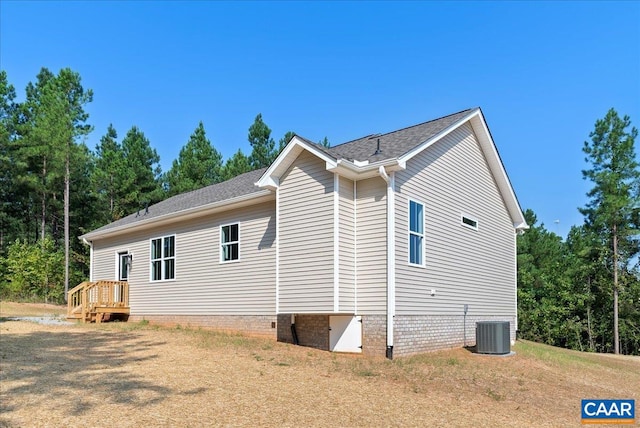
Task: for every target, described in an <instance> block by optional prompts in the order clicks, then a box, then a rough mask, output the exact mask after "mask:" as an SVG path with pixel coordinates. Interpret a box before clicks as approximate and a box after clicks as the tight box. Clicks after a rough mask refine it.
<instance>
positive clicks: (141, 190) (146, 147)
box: [122, 126, 163, 214]
mask: <svg viewBox="0 0 640 428" xmlns="http://www.w3.org/2000/svg"><path fill="white" fill-rule="evenodd" d="M122 152H123V154H124V158H125V168H124V183H123V193H122V194H123V200H122V209H123V211H124V212H125V214H130V213H133V212H135V211H136V210H139V209H140V208H143V207H145V206H147V205H151V204H153V203H155V202H157V201H160V200H161V199H162V197H163V191H162V188H161V186H160V173H161V170H160V164H159V163H160V156H158V153H157V152H156V150H155V149H154V148H152V147H151V144H150V142H149V140H148V139H147V138H146V137H145V136H144V133H143V132H142V131H140V130H139V129H138V127H136V126H133V127H132V128H131V129H130V130H129V132H127V135H126V136H125V137H124V139H123V140H122Z"/></svg>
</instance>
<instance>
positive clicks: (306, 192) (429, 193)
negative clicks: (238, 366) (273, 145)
mask: <svg viewBox="0 0 640 428" xmlns="http://www.w3.org/2000/svg"><path fill="white" fill-rule="evenodd" d="M527 227H528V226H527V224H526V221H525V219H524V217H523V214H522V211H521V209H520V206H519V204H518V201H517V199H516V195H515V193H514V191H513V189H512V186H511V184H510V182H509V178H508V176H507V173H506V171H505V168H504V165H503V163H502V161H501V159H500V156H499V155H498V151H497V149H496V146H495V144H494V141H493V139H492V137H491V134H490V132H489V129H488V127H487V124H486V122H485V119H484V116H483V114H482V111H481V110H480V109H479V108H474V109H469V110H464V111H461V112H459V113H455V114H451V115H449V116H445V117H442V118H439V119H436V120H431V121H429V122H425V123H421V124H418V125H414V126H410V127H407V128H403V129H400V130H397V131H393V132H389V133H386V134H374V135H369V136H366V137H363V138H359V139H357V140H353V141H350V142H347V143H344V144H340V145H337V146H334V147H330V148H327V147H323V146H321V145H318V144H315V143H313V142H311V141H309V140H306V139H304V138H302V137H299V136H295V137H294V138H293V139H292V140H291V141H290V142H289V144H288V145H287V146H286V147H285V148H284V149H283V150H282V152H281V153H280V155H279V156H278V157H277V159H276V160H275V161H274V162H273V164H272V165H270V166H269V167H268V168H266V169H262V170H257V171H252V172H249V173H246V174H242V175H240V176H238V177H235V178H233V179H231V180H228V181H226V182H223V183H219V184H213V185H211V186H208V187H205V188H202V189H199V190H195V191H192V192H188V193H184V194H180V195H177V196H174V197H172V198H169V199H167V200H164V201H162V202H160V203H157V204H155V205H152V206H149V207H148V208H147V209H144V208H142V209H141V210H140V211H138V212H136V213H133V214H131V215H129V216H128V217H125V218H122V219H120V220H118V221H116V222H113V223H111V224H108V225H106V226H104V227H101V228H99V229H96V230H94V231H92V232H89V233H87V234H85V235H83V236H81V238H82V239H83V240H84V241H85V242H86V243H87V244H88V245H90V247H91V271H90V281H98V280H111V281H118V280H120V281H127V283H128V293H129V305H130V318H129V319H130V320H143V319H144V320H148V321H149V322H152V323H169V324H181V325H183V326H186V325H190V326H202V327H211V328H216V329H224V330H235V331H242V332H246V333H249V334H258V335H267V336H270V337H273V338H274V339H277V340H280V341H286V342H292V343H299V344H301V345H306V346H311V347H315V348H320V349H325V350H331V351H345V352H363V353H365V354H370V355H387V357H389V358H391V357H393V356H394V355H395V356H399V355H409V354H413V353H418V352H424V351H429V350H435V349H440V348H450V347H456V346H463V345H473V344H474V343H475V333H474V332H475V323H476V322H477V321H481V320H482V321H487V320H500V321H509V322H510V328H511V331H510V336H511V340H515V331H516V329H517V314H516V308H517V303H516V234H517V233H518V232H519V231H522V230H524V229H526V228H527Z"/></svg>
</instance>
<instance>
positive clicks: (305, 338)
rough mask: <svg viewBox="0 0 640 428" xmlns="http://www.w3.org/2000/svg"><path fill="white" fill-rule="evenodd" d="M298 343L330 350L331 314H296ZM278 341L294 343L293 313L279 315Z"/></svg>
mask: <svg viewBox="0 0 640 428" xmlns="http://www.w3.org/2000/svg"><path fill="white" fill-rule="evenodd" d="M296 333H297V335H298V344H299V345H301V346H308V347H310V348H316V349H321V350H323V351H328V350H329V315H309V314H297V315H296ZM278 341H279V342H286V343H293V335H292V333H291V314H280V315H278Z"/></svg>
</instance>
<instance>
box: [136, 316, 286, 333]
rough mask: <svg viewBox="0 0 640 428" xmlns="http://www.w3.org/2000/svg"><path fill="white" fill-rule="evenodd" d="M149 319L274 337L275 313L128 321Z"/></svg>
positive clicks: (152, 322) (170, 317)
mask: <svg viewBox="0 0 640 428" xmlns="http://www.w3.org/2000/svg"><path fill="white" fill-rule="evenodd" d="M142 320H146V321H149V322H150V323H151V324H157V325H165V326H176V325H181V326H183V327H196V328H197V327H202V328H211V329H215V330H222V331H235V332H241V333H245V334H249V335H252V336H262V337H268V338H273V339H275V338H276V337H277V334H276V332H277V329H276V328H275V326H276V322H277V319H276V316H275V315H131V316H129V321H133V322H139V321H142Z"/></svg>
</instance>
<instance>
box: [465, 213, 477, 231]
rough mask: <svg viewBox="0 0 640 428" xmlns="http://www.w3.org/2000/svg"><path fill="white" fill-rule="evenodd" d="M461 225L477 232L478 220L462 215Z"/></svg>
mask: <svg viewBox="0 0 640 428" xmlns="http://www.w3.org/2000/svg"><path fill="white" fill-rule="evenodd" d="M462 225H463V226H466V227H468V228H471V229H473V230H478V220H476V219H475V218H473V217H469V216H466V215H464V214H463V215H462Z"/></svg>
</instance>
